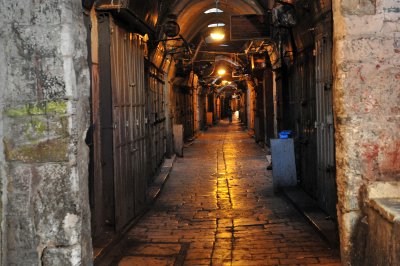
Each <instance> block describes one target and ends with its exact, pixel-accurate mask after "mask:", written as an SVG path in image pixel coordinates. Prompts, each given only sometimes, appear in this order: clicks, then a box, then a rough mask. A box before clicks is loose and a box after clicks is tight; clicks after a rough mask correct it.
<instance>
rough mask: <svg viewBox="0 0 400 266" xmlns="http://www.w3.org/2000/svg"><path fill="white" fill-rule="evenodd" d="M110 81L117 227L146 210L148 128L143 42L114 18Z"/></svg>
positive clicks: (121, 226)
mask: <svg viewBox="0 0 400 266" xmlns="http://www.w3.org/2000/svg"><path fill="white" fill-rule="evenodd" d="M110 25H111V45H110V57H111V84H112V108H113V113H112V115H113V127H114V134H113V135H114V138H113V146H114V151H113V152H114V195H115V228H116V230H117V231H119V230H120V229H121V228H123V227H124V226H125V225H126V224H127V223H129V221H131V220H132V219H133V218H134V217H135V215H137V214H138V213H139V212H140V211H142V210H143V208H144V205H145V199H146V197H145V195H146V194H145V192H146V186H147V183H146V168H145V162H146V145H145V140H146V129H145V109H146V104H145V103H146V102H145V99H146V98H145V84H144V52H143V50H144V49H143V44H142V43H141V40H140V38H139V37H138V36H137V35H134V34H132V33H129V32H128V31H126V30H124V29H123V28H121V27H119V26H117V25H116V24H115V23H114V22H113V21H112V20H111V23H110Z"/></svg>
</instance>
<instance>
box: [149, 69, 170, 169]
mask: <svg viewBox="0 0 400 266" xmlns="http://www.w3.org/2000/svg"><path fill="white" fill-rule="evenodd" d="M146 76H147V95H148V97H147V99H148V103H147V106H148V119H149V121H148V123H149V129H148V130H149V147H150V150H149V153H150V155H149V156H150V157H149V158H150V160H149V171H150V176H153V175H154V174H155V172H156V171H157V170H158V168H159V166H160V165H161V163H162V162H163V160H164V155H165V153H166V136H165V133H166V130H165V120H166V118H165V101H164V74H163V72H162V71H161V70H159V69H158V68H157V67H155V66H154V65H153V64H152V63H150V62H147V64H146Z"/></svg>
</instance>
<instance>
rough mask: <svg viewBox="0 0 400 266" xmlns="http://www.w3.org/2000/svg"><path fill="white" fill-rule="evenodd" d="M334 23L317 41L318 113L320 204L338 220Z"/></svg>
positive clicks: (327, 27) (316, 126)
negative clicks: (333, 79)
mask: <svg viewBox="0 0 400 266" xmlns="http://www.w3.org/2000/svg"><path fill="white" fill-rule="evenodd" d="M329 25H331V21H326V22H325V23H323V26H321V27H320V29H319V32H320V33H321V34H319V35H318V36H317V38H316V112H317V121H316V123H315V128H316V130H317V176H318V179H317V180H318V183H317V184H318V201H319V204H320V205H321V207H322V208H323V209H324V210H325V211H327V212H328V213H329V215H331V216H332V217H336V203H337V194H336V180H335V149H334V148H335V144H334V126H333V102H332V96H333V95H332V34H331V32H332V28H331V26H329Z"/></svg>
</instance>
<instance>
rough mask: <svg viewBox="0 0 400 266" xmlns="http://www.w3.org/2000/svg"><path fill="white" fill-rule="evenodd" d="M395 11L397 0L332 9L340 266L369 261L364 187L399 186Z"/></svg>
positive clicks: (345, 3)
mask: <svg viewBox="0 0 400 266" xmlns="http://www.w3.org/2000/svg"><path fill="white" fill-rule="evenodd" d="M399 6H400V2H399V1H398V0H361V1H360V0H334V1H333V20H334V54H333V58H334V65H333V68H334V112H335V122H336V136H335V137H336V158H337V188H338V201H339V203H338V208H337V209H338V220H339V227H340V239H341V249H342V250H341V251H342V261H343V264H344V265H366V264H363V263H364V262H365V261H368V259H369V258H368V254H366V252H365V244H364V243H365V241H366V239H365V238H366V234H365V232H367V231H368V223H367V222H365V221H367V216H368V212H367V211H366V208H365V196H364V195H365V191H366V189H367V188H368V186H370V184H371V183H373V182H374V181H395V182H396V181H397V182H400V131H399V124H400V108H399V102H400V86H399V83H400V8H399ZM364 259H365V260H364ZM371 261H372V260H371Z"/></svg>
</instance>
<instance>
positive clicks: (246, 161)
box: [107, 121, 340, 266]
mask: <svg viewBox="0 0 400 266" xmlns="http://www.w3.org/2000/svg"><path fill="white" fill-rule="evenodd" d="M123 243H124V244H123V245H121V247H120V248H118V250H117V251H116V252H114V253H113V254H112V256H111V257H110V258H111V259H110V262H109V263H107V265H110V264H111V265H120V266H126V265H245V266H247V265H308V264H313V265H340V259H339V255H338V252H337V251H335V250H332V249H330V248H329V246H328V245H327V244H326V243H325V241H323V240H322V239H321V238H320V237H319V235H318V234H317V233H316V232H315V231H314V230H313V228H312V227H311V226H310V225H309V224H308V223H307V222H306V221H305V220H304V219H303V217H302V216H301V215H300V214H299V213H298V212H297V211H296V210H295V209H294V207H292V205H290V203H288V202H286V201H285V199H284V198H282V197H280V196H279V195H274V193H273V190H272V177H271V171H268V170H267V169H266V158H265V151H264V150H263V149H262V148H260V147H259V146H258V145H257V144H256V143H255V142H254V139H252V138H250V137H249V135H248V134H247V133H246V132H245V131H243V130H242V129H241V127H240V125H239V124H238V123H237V122H234V123H233V124H228V123H227V122H225V121H222V122H221V123H220V124H219V125H218V126H216V127H213V128H210V129H209V130H208V131H206V132H205V133H202V134H200V136H199V137H198V138H197V139H196V140H195V141H194V143H193V144H192V145H190V146H188V147H186V148H185V149H184V157H183V158H178V159H177V161H176V162H175V164H174V167H173V170H172V172H171V174H170V177H169V179H168V181H167V183H166V184H165V187H164V189H163V191H162V193H161V195H160V197H159V198H158V199H157V201H156V203H155V204H154V206H152V208H151V210H150V211H149V212H148V213H147V214H146V215H145V216H144V217H143V218H142V219H141V220H140V221H139V223H137V224H136V225H135V226H134V227H133V228H132V229H131V230H130V231H129V232H128V234H127V235H126V236H125V239H124V242H123Z"/></svg>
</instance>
